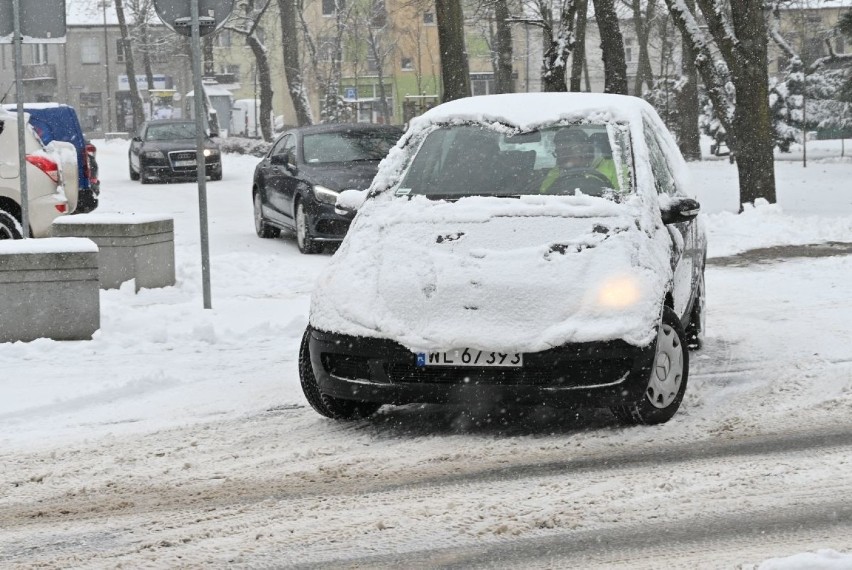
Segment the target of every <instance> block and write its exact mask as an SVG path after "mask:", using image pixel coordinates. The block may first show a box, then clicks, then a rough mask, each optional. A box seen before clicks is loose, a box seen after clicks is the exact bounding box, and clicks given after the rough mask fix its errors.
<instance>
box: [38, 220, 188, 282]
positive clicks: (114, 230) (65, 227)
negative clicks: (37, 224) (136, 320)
mask: <svg viewBox="0 0 852 570" xmlns="http://www.w3.org/2000/svg"><path fill="white" fill-rule="evenodd" d="M53 235H54V236H56V237H83V238H88V239H90V240H92V241H93V242H95V243H96V244H97V246H98V249H99V250H100V253H99V254H98V256H99V259H98V268H99V269H98V270H99V279H100V284H101V288H102V289H117V288H119V287H120V286H121V284H122V283H124V282H125V281H127V280H129V279H135V280H136V291H137V292H138V291H139V290H140V289H143V288H153V287H169V286H171V285H174V284H175V244H174V220H173V219H172V218H168V217H163V216H137V215H134V214H83V215H77V216H62V217H61V218H59V219H57V220H56V221H55V222H54V223H53Z"/></svg>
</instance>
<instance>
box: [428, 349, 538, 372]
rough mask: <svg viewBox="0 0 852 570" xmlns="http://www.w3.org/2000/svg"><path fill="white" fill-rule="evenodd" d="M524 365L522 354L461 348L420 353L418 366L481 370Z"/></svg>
mask: <svg viewBox="0 0 852 570" xmlns="http://www.w3.org/2000/svg"><path fill="white" fill-rule="evenodd" d="M523 365H524V355H523V354H522V353H520V352H493V351H490V350H477V349H475V348H459V349H457V350H448V351H446V352H419V353H417V366H476V367H481V368H491V367H501V366H502V367H510V368H517V367H521V366H523Z"/></svg>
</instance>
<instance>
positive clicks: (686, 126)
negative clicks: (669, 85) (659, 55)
mask: <svg viewBox="0 0 852 570" xmlns="http://www.w3.org/2000/svg"><path fill="white" fill-rule="evenodd" d="M686 5H687V6H688V7H689V9H690V10H695V0H686ZM682 43H683V49H682V50H681V73H682V74H683V80H684V81H685V83H684V85H683V88H682V89H681V91H680V101H678V103H679V107H680V125H679V126H678V131H679V132H678V135H679V136H678V146H679V147H680V152H681V154H683V157H684V158H685V159H686V160H689V161H695V160H701V136H700V133H699V131H698V116H699V114H700V112H701V106H700V103H699V101H698V73H697V72H696V70H695V62H694V61H693V60H692V58H691V57H689V52H690V50H689V45H688V39H687V38H686V37H683V40H682Z"/></svg>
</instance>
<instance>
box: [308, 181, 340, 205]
mask: <svg viewBox="0 0 852 570" xmlns="http://www.w3.org/2000/svg"><path fill="white" fill-rule="evenodd" d="M338 195H339V193H338V192H335V191H334V190H332V189H331V188H326V187H325V186H320V185H319V184H316V185H314V198H316V199H317V202H322V203H323V204H331V205H332V206H333V205H334V203H335V202H337V196H338Z"/></svg>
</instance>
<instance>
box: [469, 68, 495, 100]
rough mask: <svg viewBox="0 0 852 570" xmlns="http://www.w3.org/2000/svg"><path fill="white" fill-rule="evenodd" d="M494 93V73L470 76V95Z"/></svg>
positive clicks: (472, 74)
mask: <svg viewBox="0 0 852 570" xmlns="http://www.w3.org/2000/svg"><path fill="white" fill-rule="evenodd" d="M490 93H494V74H493V73H471V74H470V94H471V95H488V94H490Z"/></svg>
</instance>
